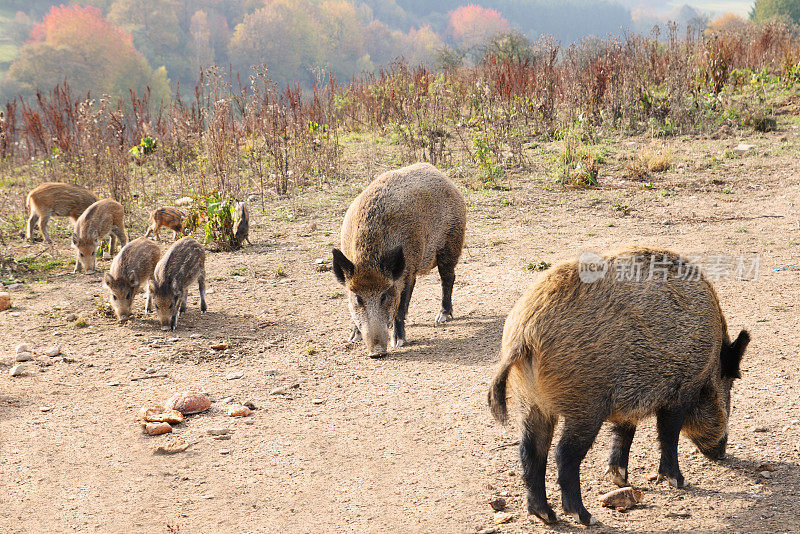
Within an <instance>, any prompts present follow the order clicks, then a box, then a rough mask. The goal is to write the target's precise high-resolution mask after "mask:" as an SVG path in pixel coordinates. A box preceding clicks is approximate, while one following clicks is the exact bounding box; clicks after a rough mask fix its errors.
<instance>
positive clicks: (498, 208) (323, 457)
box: [0, 127, 800, 533]
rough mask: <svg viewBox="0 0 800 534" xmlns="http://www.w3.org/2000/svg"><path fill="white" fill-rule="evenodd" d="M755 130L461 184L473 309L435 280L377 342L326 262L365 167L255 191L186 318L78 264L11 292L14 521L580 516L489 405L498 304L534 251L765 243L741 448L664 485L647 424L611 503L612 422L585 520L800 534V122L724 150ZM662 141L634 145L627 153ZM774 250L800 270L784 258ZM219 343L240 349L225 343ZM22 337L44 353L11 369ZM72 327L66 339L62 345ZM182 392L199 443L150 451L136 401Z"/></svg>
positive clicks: (728, 290)
mask: <svg viewBox="0 0 800 534" xmlns="http://www.w3.org/2000/svg"><path fill="white" fill-rule="evenodd" d="M740 141H742V140H741V139H733V138H729V139H722V140H713V139H701V138H691V137H684V138H678V139H675V140H673V141H670V147H669V148H670V151H671V154H672V160H673V161H672V168H671V169H670V170H669V171H667V172H666V173H663V174H658V175H654V176H653V177H652V178H651V179H648V180H651V181H650V182H649V183H648V182H647V180H646V181H644V182H633V181H629V180H625V179H622V178H620V177H619V176H621V174H620V173H618V172H617V171H616V170H615V169H614V168H613V167H612V166H610V167H609V171H608V173H607V175H606V176H604V177H602V178H601V187H599V188H597V189H592V190H563V189H561V188H560V187H559V186H553V184H552V178H551V177H550V176H549V175H548V174H547V173H546V172H545V170H544V169H542V170H540V171H536V170H535V171H533V172H530V173H526V174H520V175H517V176H513V177H512V180H511V183H512V185H513V188H512V189H511V190H510V191H480V190H479V191H474V190H470V189H467V188H466V187H465V188H464V191H465V195H466V197H467V201H468V210H469V221H468V235H467V241H466V248H465V251H464V255H463V259H462V262H461V263H460V264H459V266H458V268H457V271H456V275H457V280H456V287H455V291H454V296H453V302H454V309H455V316H456V318H455V320H454V321H453V322H452V323H449V324H447V325H446V326H443V327H441V326H440V327H434V324H433V323H434V317H435V314H436V312H437V311H438V299H439V294H440V293H439V292H440V289H439V281H438V277H437V276H435V275H433V274H432V275H429V276H427V277H425V278H423V279H421V280H420V281H419V282H418V283H417V289H416V291H415V293H414V296H413V299H412V302H411V308H410V311H409V321H408V329H407V333H408V340H409V342H410V343H409V344H408V345H407V346H405V347H403V348H402V349H399V350H395V351H393V352H392V353H391V354H390V355H389V356H388V357H386V358H383V359H380V360H373V359H369V358H368V357H367V355H366V352H365V349H364V348H363V346H361V345H354V344H350V345H348V344H347V343H345V340H346V338H347V336H348V334H349V328H350V320H349V316H348V313H347V310H346V303H345V299H344V298H343V294H342V288H341V287H340V286H339V285H338V284H337V283H336V281H335V279H334V277H333V275H332V274H331V273H330V272H318V270H317V268H316V266H315V260H316V259H318V258H325V259H326V260H327V259H328V258H329V255H330V248H331V246H332V245H333V244H335V243H337V242H338V229H339V225H340V223H341V218H342V216H343V214H344V211H345V209H346V208H347V205H348V203H349V201H350V200H351V199H352V198H353V197H354V196H355V194H356V193H357V192H358V191H359V190H360V189H361V188H362V187H363V185H364V184H365V183H366V175H364V176H362V177H361V178H354V179H352V180H350V181H348V182H346V183H344V184H342V185H337V186H333V187H332V188H331V189H328V190H322V191H314V192H307V193H304V194H302V195H301V196H300V197H298V198H295V199H293V200H291V201H285V202H282V201H275V202H273V203H271V204H268V205H267V206H266V208H267V209H266V210H265V211H262V209H261V208H260V207H256V208H255V209H254V210H253V211H254V216H255V221H254V224H253V225H252V228H253V229H252V234H251V239H252V241H253V243H254V245H253V246H250V247H246V248H244V249H243V250H241V251H239V252H235V253H210V254H209V255H208V259H207V267H206V268H207V273H208V278H209V281H208V287H209V289H210V291H209V295H208V305H209V311H208V313H207V314H205V315H201V314H200V313H199V309H198V297H197V292H196V291H192V292H191V293H190V298H189V311H188V313H187V314H186V315H185V316H182V317H181V319H180V321H179V325H178V329H177V330H176V331H175V332H174V333H169V332H168V333H164V332H161V331H160V330H159V329H158V327H157V325H156V324H155V321H154V319H153V317H152V316H150V317H145V316H143V315H142V308H143V298H139V299H138V300H137V302H136V305H135V307H136V310H137V313H138V314H139V315H138V317H136V318H135V319H134V320H132V321H131V322H129V323H127V324H125V325H118V324H116V323H115V322H114V321H113V319H112V318H110V317H108V316H106V315H104V314H102V313H99V312H98V297H100V296H101V295H103V294H104V292H103V291H102V289H101V287H100V280H101V277H100V275H99V274H95V275H89V276H82V275H73V274H72V272H71V271H72V265H71V264H70V265H65V266H63V267H60V268H58V269H55V270H53V271H51V272H49V273H48V274H47V275H46V276H44V277H43V279H42V280H40V281H38V282H33V281H29V283H25V284H22V285H21V286H19V287H16V288H14V289H11V290H10V292H11V293H12V296H13V299H14V307H13V308H12V309H11V310H9V311H7V312H2V313H0V357H2V363H1V364H0V530H2V532H7V533H12V532H13V533H16V532H31V533H40V532H68V531H80V532H186V533H189V532H191V533H194V532H237V533H238V532H309V533H312V532H313V533H318V532H388V531H395V532H448V533H449V532H477V531H481V530H484V529H488V530H484V532H503V533H507V532H508V533H511V532H544V531H549V530H554V531H558V532H561V531H575V530H581V529H580V528H579V527H578V525H577V524H576V523H575V522H573V521H572V519H570V518H564V517H563V514H561V510H560V505H559V503H560V491H559V489H558V487H557V485H556V482H555V480H556V473H555V466H554V465H553V462H552V455H551V459H550V462H549V463H548V473H547V489H548V496H549V499H550V502H551V504H552V505H553V507H554V509H555V510H556V512H557V513H559V516H560V518H561V520H560V521H559V523H558V524H557V525H555V526H553V527H545V526H544V525H542V524H541V523H540V522H538V521H537V520H535V519H533V518H530V517H529V516H528V515H527V513H526V510H525V502H524V489H523V484H522V481H521V479H520V475H519V473H520V468H519V461H518V458H517V447H516V443H517V441H518V431H517V429H516V428H515V427H514V426H510V427H507V428H504V427H502V426H500V425H498V424H497V423H495V422H494V421H493V420H492V419H491V416H490V414H489V412H488V409H487V407H486V391H487V387H488V384H489V382H490V380H491V379H492V377H493V373H494V369H495V366H496V363H497V353H498V349H499V345H500V338H501V332H502V326H503V321H504V319H505V315H506V314H507V312H508V310H509V309H510V308H511V306H512V304H513V303H514V302H515V300H516V299H517V298H518V297H519V296H520V294H521V292H522V290H523V288H524V287H525V286H526V285H527V284H530V283H531V282H533V281H534V280H535V279H536V278H537V277H538V276H540V274H539V273H537V272H532V271H529V270H526V269H525V268H524V266H525V265H526V263H527V262H529V261H531V260H532V261H534V262H539V261H546V262H549V263H552V262H554V261H557V260H558V259H562V258H569V257H574V256H575V255H576V254H577V253H578V252H580V251H583V250H596V251H601V250H604V249H607V248H610V247H613V246H616V245H620V244H646V245H657V246H663V247H670V248H673V249H676V250H679V251H681V252H684V253H687V254H692V253H696V254H709V253H712V252H718V253H726V254H739V253H746V254H759V255H761V258H762V261H761V265H760V271H759V276H758V278H757V280H755V281H736V280H723V281H720V282H718V283H717V288H718V291H719V294H720V298H721V302H722V307H723V310H724V312H725V314H726V315H727V319H728V325H729V328H730V330H731V332H733V333H734V335H735V332H738V330H739V329H740V328H743V327H745V328H748V329H749V330H750V332H751V334H752V338H753V341H752V343H751V345H750V348H749V350H748V352H747V353H746V356H745V360H744V361H743V363H742V372H743V373H742V374H743V377H742V379H741V380H739V381H737V382H736V384H735V386H734V392H733V400H732V403H733V409H732V414H731V423H730V439H729V449H728V453H729V454H728V456H727V459H726V460H725V461H723V462H720V463H713V462H711V461H709V460H707V459H705V458H704V457H703V456H702V455H700V454H698V453H696V452H695V450H694V447H693V446H692V445H691V444H690V443H689V442H688V440H686V439H685V438H683V437H682V438H681V443H680V448H679V451H680V462H681V467H682V470H683V474H684V476H685V477H686V481H687V488H686V489H685V490H674V489H670V488H668V487H667V486H666V485H665V484H664V483H661V484H656V483H654V482H648V481H647V479H646V476H647V475H648V474H650V473H652V472H655V470H656V468H657V465H658V463H657V462H658V446H657V442H656V440H655V431H654V422H653V421H652V420H649V421H648V422H647V423H645V424H643V425H642V426H640V430H639V431H638V432H637V435H636V439H635V441H634V445H633V450H632V458H631V474H630V481H631V483H632V484H633V486H634V487H636V488H638V489H640V490H641V491H643V492H644V502H643V503H642V504H641V505H640V506H638V507H637V508H634V509H632V510H630V511H628V512H627V513H621V512H617V511H612V510H610V509H607V508H602V507H601V506H600V505H599V504H598V503H597V502H596V499H597V497H598V496H599V495H600V494H602V493H604V492H606V491H609V490H611V489H614V486H613V484H612V483H611V482H610V480H608V479H607V478H605V477H604V476H603V471H604V468H605V458H606V454H607V446H608V444H609V441H610V439H609V433H608V431H607V429H605V428H604V429H603V431H602V432H601V434H600V435H599V437H598V439H597V441H596V443H595V446H594V447H593V448H592V449H591V451H590V452H589V455H588V456H587V458H586V460H585V461H584V462H583V465H582V472H581V474H582V486H583V497H584V501H585V502H586V504H587V507H588V508H589V509H590V511H591V512H592V513H593V514H594V515H595V517H596V518H597V519H598V520H599V521H600V525H599V526H597V527H593V528H592V529H591V530H593V531H595V532H615V531H634V532H673V531H697V532H765V533H766V532H769V533H772V532H797V531H798V528H800V355H798V343H799V342H800V332H799V331H798V328H797V325H798V312H800V310H799V309H798V304H797V296H798V294H800V270H798V269H797V268H791V267H792V266H795V265H798V264H800V259H798V252H799V251H800V248H798V247H800V226H799V225H800V222H798V217H800V213H798V209H797V208H798V198H800V197H799V195H800V174H798V171H800V159H798V157H797V156H798V154H800V138H798V135H797V131H796V130H794V129H792V128H791V127H787V128H785V129H784V131H782V132H777V133H774V134H768V135H763V136H762V135H758V136H753V137H751V138H749V139H746V140H745V141H746V142H749V143H752V144H754V145H756V148H754V149H753V150H751V151H749V152H748V153H747V154H745V155H744V156H742V157H734V156H732V155H731V154H730V153H728V155H727V156H724V155H723V153H724V152H725V151H726V150H727V149H730V148H731V147H733V146H735V145H736V144H737V143H738V142H740ZM653 143H656V141H650V140H646V139H637V140H634V141H627V142H625V143H620V144H619V145H618V146H614V147H612V151H613V152H615V153H617V154H622V153H625V152H629V153H635V152H636V151H638V150H639V149H640V148H641V147H643V146H647V145H649V144H653ZM604 169H605V167H604ZM601 172H604V171H601ZM615 175H616V176H615ZM287 206H289V207H290V208H291V210H292V216H291V217H286V216H285V214H286V212H287V211H286V210H287V209H289V208H287ZM626 212H628V213H626ZM312 223H313V224H312ZM51 224H52V223H51ZM142 225H143V223H141V222H140V223H139V228H141V227H143V226H142ZM54 228H55V227H54ZM59 228H60V231H59V232H52V234H53V235H54V236H57V239H58V245H57V247H56V249H55V250H54V251H52V252H50V251H45V252H43V254H44V255H45V256H47V255H50V254H52V255H54V256H56V257H70V256H71V253H70V250H69V248H68V247H67V244H68V234H67V233H66V228H67V227H66V225H65V223H63V222H62V223H60V226H59ZM132 233H134V232H132ZM165 237H166V234H165ZM8 246H9V247H10V250H12V252H13V253H14V254H15V256H23V255H32V254H36V253H38V252H40V251H43V250H45V249H46V247H45V246H44V245H43V244H41V243H37V244H35V245H32V246H26V245H25V244H24V243H23V242H22V241H20V240H18V239H17V240H14V241H13V242H12V243H11V244H10V245H8ZM109 263H110V262H109V260H108V259H106V260H104V261H103V262H101V263H100V266H101V267H102V268H103V269H106V268H107V267H108V265H109ZM781 267H788V268H786V269H782V270H774V269H780V268H781ZM279 272H280V273H281V274H283V275H285V276H279V275H278V273H279ZM12 312H14V314H13V315H12ZM71 314H74V315H75V316H77V320H74V318H72V317H70V315H71ZM15 315H16V316H15ZM81 326H82V327H81ZM223 341H227V342H228V343H229V345H230V348H229V349H227V350H224V351H217V350H214V349H212V348H211V345H214V344H216V343H220V342H223ZM20 342H28V343H32V344H33V345H34V346H35V349H36V350H37V351H38V353H39V354H40V355H39V356H37V359H36V361H34V362H30V364H29V365H28V371H27V373H26V374H25V375H23V376H20V377H16V378H11V377H10V376H9V373H8V370H9V369H10V367H11V366H12V365H13V364H14V361H13V360H14V347H15V346H16V345H17V344H18V343H20ZM53 344H58V345H60V346H61V348H62V356H61V357H58V358H49V357H47V356H45V355H43V352H44V351H45V350H46V349H47V348H48V347H50V346H52V345H53ZM146 371H147V372H146ZM240 373H241V377H240V378H235V377H236V376H239V374H240ZM143 377H148V378H143ZM294 385H296V387H289V388H288V389H287V391H288V393H287V394H282V395H271V394H270V392H271V391H272V390H273V389H274V388H276V387H280V386H294ZM189 387H197V388H200V389H202V390H204V391H206V392H207V393H208V394H209V395H210V396H211V397H212V399H213V401H214V403H213V405H212V408H211V409H210V410H209V411H207V412H205V413H202V414H199V415H194V416H190V417H188V418H187V420H186V421H185V422H184V423H182V424H180V425H178V426H176V428H175V433H176V434H177V435H178V436H180V437H182V438H184V439H186V440H187V441H189V442H190V443H192V445H191V447H190V448H189V449H188V450H186V451H185V452H183V453H179V454H176V455H172V456H159V455H154V454H153V452H152V450H153V448H154V447H155V446H156V445H158V444H159V443H161V442H162V441H164V440H165V439H166V438H165V437H163V436H159V437H149V436H145V435H143V434H142V433H141V431H140V428H139V426H138V424H137V423H136V415H137V412H138V410H139V408H140V407H141V406H142V405H144V404H148V403H154V402H160V401H163V400H165V399H166V398H167V397H169V396H170V395H171V394H172V393H173V392H174V391H177V390H182V389H185V388H189ZM231 397H232V399H233V402H244V401H251V402H253V403H254V404H255V405H256V406H257V407H258V409H257V410H256V411H254V412H253V414H252V415H251V416H250V417H247V418H243V419H235V420H234V419H232V418H229V417H227V415H226V414H225V408H226V405H225V404H224V401H225V399H228V398H231ZM42 408H50V409H49V411H43V410H42ZM222 426H224V427H229V428H230V429H231V431H232V433H231V438H230V439H229V440H215V439H213V438H212V437H211V436H209V435H207V432H206V431H207V429H208V428H210V427H222ZM763 464H770V466H771V468H772V469H774V471H765V470H766V469H767V467H765V466H764V465H763ZM762 471H765V472H766V477H765V476H764V475H762V474H760V473H761V472H762ZM495 495H501V496H504V497H505V499H506V500H507V501H508V508H507V510H506V511H507V512H509V513H510V514H511V515H512V520H511V521H510V522H509V523H506V524H497V522H496V519H497V518H496V517H495V516H494V513H493V511H492V509H491V508H490V506H489V504H488V502H489V500H490V499H491V498H492V497H493V496H495ZM492 529H496V530H492Z"/></svg>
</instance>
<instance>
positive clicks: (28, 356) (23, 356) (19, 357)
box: [14, 352, 33, 362]
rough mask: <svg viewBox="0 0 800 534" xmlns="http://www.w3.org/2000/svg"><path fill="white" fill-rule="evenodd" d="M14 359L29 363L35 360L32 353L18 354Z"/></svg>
mask: <svg viewBox="0 0 800 534" xmlns="http://www.w3.org/2000/svg"><path fill="white" fill-rule="evenodd" d="M14 359H15V360H16V361H18V362H29V361H31V360H32V359H33V354H31V353H30V352H18V353H17V355H16V356H15V357H14Z"/></svg>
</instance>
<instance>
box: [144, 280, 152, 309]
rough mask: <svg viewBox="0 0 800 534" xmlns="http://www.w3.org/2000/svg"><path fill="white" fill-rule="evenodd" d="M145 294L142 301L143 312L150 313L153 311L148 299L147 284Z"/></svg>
mask: <svg viewBox="0 0 800 534" xmlns="http://www.w3.org/2000/svg"><path fill="white" fill-rule="evenodd" d="M146 291H147V293H145V295H146V296H145V300H144V312H145V313H150V312H151V311H153V302H152V300H151V297H150V284H147V290H146Z"/></svg>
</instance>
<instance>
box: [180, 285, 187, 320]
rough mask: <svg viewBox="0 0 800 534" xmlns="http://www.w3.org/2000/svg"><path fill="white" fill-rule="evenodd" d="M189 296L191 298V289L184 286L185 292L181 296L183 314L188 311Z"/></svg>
mask: <svg viewBox="0 0 800 534" xmlns="http://www.w3.org/2000/svg"><path fill="white" fill-rule="evenodd" d="M188 298H189V291H188V290H187V289H186V288H184V290H183V294H182V296H181V307H180V308H179V309H180V312H181V314H184V313H186V301H187V299H188Z"/></svg>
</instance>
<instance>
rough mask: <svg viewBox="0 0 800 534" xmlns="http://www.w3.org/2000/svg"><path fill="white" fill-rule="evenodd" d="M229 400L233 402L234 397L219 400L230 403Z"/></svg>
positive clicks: (222, 402) (221, 402)
mask: <svg viewBox="0 0 800 534" xmlns="http://www.w3.org/2000/svg"><path fill="white" fill-rule="evenodd" d="M229 402H233V397H225V398H224V399H222V400H221V401H219V403H220V404H228V403H229Z"/></svg>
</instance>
